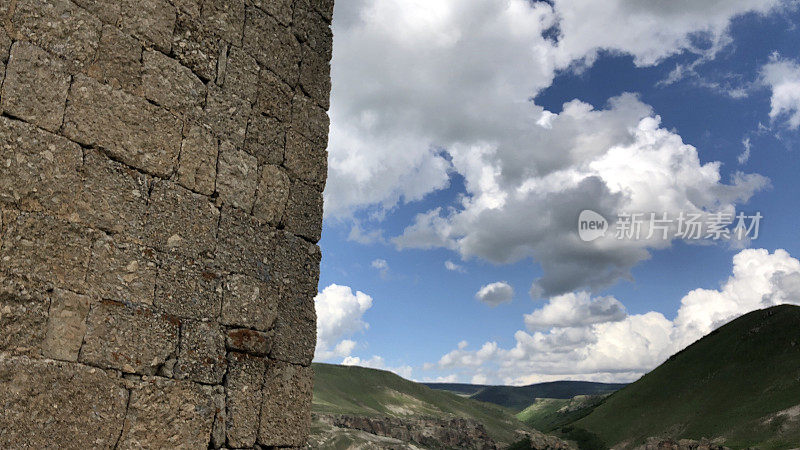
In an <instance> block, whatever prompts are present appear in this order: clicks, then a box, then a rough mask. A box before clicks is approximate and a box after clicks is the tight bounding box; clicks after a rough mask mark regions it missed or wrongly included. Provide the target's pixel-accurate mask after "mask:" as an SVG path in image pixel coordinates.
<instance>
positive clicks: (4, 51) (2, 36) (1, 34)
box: [0, 7, 11, 64]
mask: <svg viewBox="0 0 800 450" xmlns="http://www.w3.org/2000/svg"><path fill="white" fill-rule="evenodd" d="M0 14H2V15H3V17H6V14H8V10H7V9H4V8H2V7H0ZM10 51H11V36H9V35H8V33H7V30H0V62H2V63H3V64H7V63H8V55H9V52H10Z"/></svg>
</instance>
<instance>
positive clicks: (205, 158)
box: [177, 124, 218, 195]
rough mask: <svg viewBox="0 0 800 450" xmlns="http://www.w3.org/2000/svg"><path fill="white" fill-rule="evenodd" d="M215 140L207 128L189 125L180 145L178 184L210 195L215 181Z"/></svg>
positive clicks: (216, 152) (216, 149) (216, 150)
mask: <svg viewBox="0 0 800 450" xmlns="http://www.w3.org/2000/svg"><path fill="white" fill-rule="evenodd" d="M217 155H218V144H217V138H216V137H215V136H214V134H213V133H212V132H211V130H210V129H209V128H207V127H204V126H202V125H199V124H191V125H189V126H188V129H187V130H186V134H185V136H184V138H183V144H181V159H180V163H179V164H178V178H177V181H178V183H179V184H180V185H181V186H183V187H185V188H187V189H190V190H192V191H195V192H197V193H200V194H203V195H211V194H213V193H214V188H215V185H216V179H217Z"/></svg>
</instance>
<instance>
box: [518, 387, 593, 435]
mask: <svg viewBox="0 0 800 450" xmlns="http://www.w3.org/2000/svg"><path fill="white" fill-rule="evenodd" d="M603 399H604V396H602V395H578V396H576V397H573V398H571V399H560V398H539V399H536V401H535V402H534V403H533V404H532V405H530V406H528V407H527V408H525V409H523V410H522V411H521V412H519V413H517V419H519V420H520V421H522V422H524V423H526V424H528V425H530V426H531V427H533V428H535V429H537V430H539V431H543V432H546V433H547V432H551V431H553V430H557V429H559V428H561V427H563V426H565V425H568V424H570V423H572V422H575V421H576V420H578V419H581V418H583V417H585V416H587V415H588V414H589V413H591V412H592V411H593V410H594V408H596V407H597V405H599V404H600V403H602V401H603Z"/></svg>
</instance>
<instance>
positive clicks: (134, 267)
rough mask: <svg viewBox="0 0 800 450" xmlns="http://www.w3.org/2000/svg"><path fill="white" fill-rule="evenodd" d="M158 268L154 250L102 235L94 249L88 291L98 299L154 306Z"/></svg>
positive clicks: (88, 278)
mask: <svg viewBox="0 0 800 450" xmlns="http://www.w3.org/2000/svg"><path fill="white" fill-rule="evenodd" d="M157 266H158V257H157V255H156V252H155V251H153V250H152V249H150V248H147V247H143V246H140V245H137V244H132V243H127V242H119V241H117V240H115V239H114V238H112V237H111V236H108V235H106V234H102V235H101V236H100V237H99V238H98V239H97V240H96V241H94V244H93V245H92V259H91V263H90V265H89V275H88V276H87V278H86V281H87V283H86V284H87V289H88V291H89V293H90V294H91V295H92V296H94V297H99V298H104V299H108V300H116V301H118V302H126V303H128V302H133V303H142V304H145V305H152V304H153V292H154V291H155V287H156V274H157Z"/></svg>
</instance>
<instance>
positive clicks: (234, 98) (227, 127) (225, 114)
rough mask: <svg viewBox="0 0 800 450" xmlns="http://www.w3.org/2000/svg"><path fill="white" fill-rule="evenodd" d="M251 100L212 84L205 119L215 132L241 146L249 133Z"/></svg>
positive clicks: (236, 145)
mask: <svg viewBox="0 0 800 450" xmlns="http://www.w3.org/2000/svg"><path fill="white" fill-rule="evenodd" d="M250 109H251V105H250V102H249V101H247V100H245V99H243V98H241V97H239V96H238V95H236V94H234V93H230V92H226V91H223V90H222V89H220V88H219V87H216V86H211V87H210V88H209V89H208V98H207V99H206V110H205V120H206V122H207V123H208V124H209V125H210V126H211V129H212V130H213V131H214V133H215V134H216V135H217V136H218V137H220V138H223V139H226V140H228V141H230V142H231V143H232V144H233V145H234V146H235V147H241V146H242V144H243V143H244V137H245V134H246V133H247V118H248V117H249V116H250Z"/></svg>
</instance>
